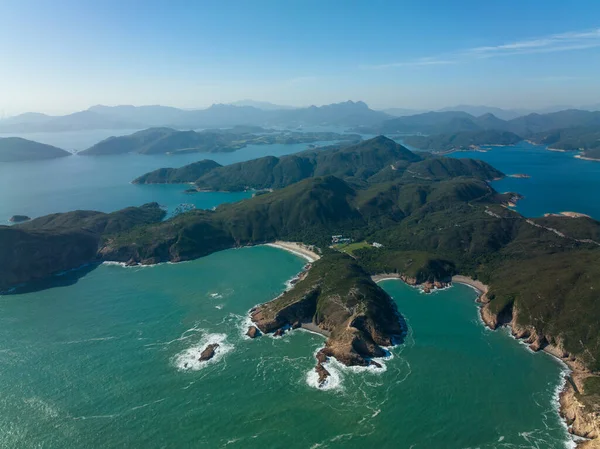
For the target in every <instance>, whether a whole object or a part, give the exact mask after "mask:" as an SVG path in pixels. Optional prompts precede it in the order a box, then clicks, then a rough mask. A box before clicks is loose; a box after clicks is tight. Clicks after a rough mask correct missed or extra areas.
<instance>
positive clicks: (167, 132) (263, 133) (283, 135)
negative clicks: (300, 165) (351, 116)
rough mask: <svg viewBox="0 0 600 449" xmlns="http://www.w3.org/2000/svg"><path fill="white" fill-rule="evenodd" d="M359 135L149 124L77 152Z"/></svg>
mask: <svg viewBox="0 0 600 449" xmlns="http://www.w3.org/2000/svg"><path fill="white" fill-rule="evenodd" d="M360 139H361V137H360V136H359V135H356V134H338V133H332V132H307V133H302V132H289V131H288V132H275V131H273V130H267V129H263V128H260V127H256V126H236V127H233V128H231V129H215V130H205V131H200V132H196V131H179V130H176V129H171V128H148V129H145V130H143V131H138V132H136V133H133V134H129V135H126V136H119V137H114V136H113V137H109V138H108V139H105V140H103V141H101V142H98V143H97V144H95V145H93V146H91V147H90V148H88V149H86V150H83V151H81V152H79V154H80V155H82V156H104V155H114V154H124V153H138V154H181V153H190V152H193V153H219V152H230V151H236V150H239V149H241V148H244V147H245V146H246V145H250V144H253V145H268V144H274V143H283V144H292V143H313V142H319V141H328V140H330V141H331V140H349V141H353V140H360Z"/></svg>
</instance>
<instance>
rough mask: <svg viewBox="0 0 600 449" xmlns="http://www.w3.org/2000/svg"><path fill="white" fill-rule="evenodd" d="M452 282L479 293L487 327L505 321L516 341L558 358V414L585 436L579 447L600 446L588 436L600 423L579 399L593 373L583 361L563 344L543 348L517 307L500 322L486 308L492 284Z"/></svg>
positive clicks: (571, 431)
mask: <svg viewBox="0 0 600 449" xmlns="http://www.w3.org/2000/svg"><path fill="white" fill-rule="evenodd" d="M452 282H453V283H454V282H456V283H458V284H464V285H467V286H469V287H471V288H473V289H475V290H476V291H477V292H478V295H479V296H478V298H477V300H476V302H477V303H479V317H480V318H481V321H482V322H483V325H484V326H485V327H487V328H489V329H490V330H496V329H497V328H498V327H500V326H502V325H503V324H505V325H506V327H508V328H509V330H510V334H511V336H512V337H513V338H514V339H515V340H517V341H522V342H524V344H525V345H526V346H527V347H528V348H529V350H531V351H533V352H536V351H538V350H540V349H541V350H542V351H544V352H545V353H546V354H549V355H551V356H552V357H554V358H555V359H556V360H557V361H558V362H559V363H561V364H562V365H563V366H564V367H565V372H564V375H562V376H561V377H562V380H561V383H562V385H559V386H558V387H557V392H558V394H557V396H556V401H557V402H558V404H557V408H558V413H559V415H560V417H561V419H562V420H563V422H564V424H565V426H566V428H567V432H568V433H569V434H571V435H575V436H577V437H579V438H582V440H581V441H575V444H576V445H575V447H576V448H581V449H584V448H586V449H594V448H600V441H599V440H598V439H587V435H588V434H589V432H590V430H589V429H590V428H592V431H593V430H594V428H595V427H596V426H597V423H596V424H595V423H594V418H593V417H590V416H589V415H588V414H586V413H585V411H583V405H582V404H581V402H580V401H579V399H578V398H577V394H578V391H579V390H580V389H582V386H583V380H584V379H586V378H587V377H589V376H591V375H592V374H591V373H590V372H589V371H588V370H587V369H586V368H585V367H584V366H582V365H581V364H580V363H579V362H577V361H576V360H574V359H571V358H570V357H569V355H568V354H566V353H565V351H563V350H562V349H560V348H559V347H556V346H554V345H552V344H547V345H545V346H544V347H543V348H540V347H539V345H537V335H536V333H535V331H533V332H531V331H530V330H529V329H527V328H522V327H520V326H517V325H516V322H515V320H516V316H517V312H516V311H514V310H513V313H512V318H511V320H510V321H509V322H506V323H498V320H497V317H495V316H492V315H491V312H489V311H488V310H487V308H486V305H487V304H488V303H489V299H488V298H487V296H486V295H487V293H488V291H489V286H488V285H486V284H484V283H482V282H481V281H478V280H475V279H472V278H470V277H468V276H461V275H457V276H453V277H452ZM532 337H534V338H533V341H531V339H532ZM596 432H597V429H596Z"/></svg>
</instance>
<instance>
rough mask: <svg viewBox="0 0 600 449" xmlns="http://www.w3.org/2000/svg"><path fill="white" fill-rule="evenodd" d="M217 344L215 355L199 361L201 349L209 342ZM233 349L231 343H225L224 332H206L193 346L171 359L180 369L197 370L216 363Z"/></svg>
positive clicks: (209, 343) (225, 336)
mask: <svg viewBox="0 0 600 449" xmlns="http://www.w3.org/2000/svg"><path fill="white" fill-rule="evenodd" d="M215 343H216V344H218V345H219V347H218V348H216V349H215V355H214V356H213V358H212V359H210V360H207V361H206V362H200V361H199V360H198V359H199V358H200V354H202V351H204V349H205V348H206V347H207V346H208V345H211V344H215ZM232 350H233V345H231V344H228V343H227V335H226V334H206V335H204V336H203V337H202V339H201V340H200V341H199V342H198V343H197V344H195V345H194V346H192V347H190V348H187V349H185V350H184V351H182V352H180V353H179V354H177V355H176V356H175V358H174V360H173V363H174V365H175V366H176V367H177V369H179V370H181V371H199V370H201V369H202V368H204V367H206V366H208V365H212V364H215V363H218V362H219V361H220V360H221V359H223V357H224V356H225V354H227V353H228V352H231V351H232Z"/></svg>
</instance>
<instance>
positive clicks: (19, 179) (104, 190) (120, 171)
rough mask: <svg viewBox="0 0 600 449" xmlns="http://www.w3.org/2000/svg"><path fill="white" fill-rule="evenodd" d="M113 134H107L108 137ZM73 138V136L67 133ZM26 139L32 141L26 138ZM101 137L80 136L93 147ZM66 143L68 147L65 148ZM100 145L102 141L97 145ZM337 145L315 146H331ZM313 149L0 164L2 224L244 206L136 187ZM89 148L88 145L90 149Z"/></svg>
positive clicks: (219, 196)
mask: <svg viewBox="0 0 600 449" xmlns="http://www.w3.org/2000/svg"><path fill="white" fill-rule="evenodd" d="M107 133H109V132H108V131H105V132H104V134H107ZM60 134H63V133H43V135H40V136H37V137H36V138H38V139H40V140H39V141H41V142H43V143H50V142H51V141H57V140H58V141H60V142H62V143H66V141H68V140H69V136H60ZM68 134H73V133H68ZM23 137H25V138H33V136H30V135H28V134H27V135H23ZM98 137H100V136H99V135H98V132H92V133H88V134H85V135H83V134H81V133H79V134H77V138H78V139H80V140H81V139H84V140H86V142H87V141H92V139H97V138H98ZM63 141H64V142H63ZM93 141H94V142H96V141H97V140H93ZM332 143H333V142H316V143H315V145H318V146H324V145H331V144H332ZM308 146H309V145H308V144H273V145H248V146H247V147H246V148H243V149H241V150H238V151H234V152H231V153H191V154H183V155H138V154H123V155H114V156H77V155H74V156H69V157H65V158H59V159H54V160H47V161H26V162H10V163H0V224H8V219H9V218H10V217H11V216H13V215H27V216H29V217H32V218H35V217H39V216H41V215H46V214H51V213H56V212H68V211H71V210H76V209H87V210H99V211H102V212H112V211H115V210H118V209H122V208H124V207H128V206H140V205H142V204H144V203H149V202H153V201H156V202H158V203H159V204H161V205H163V206H165V207H166V208H167V209H168V210H169V211H170V212H173V211H174V210H175V208H176V207H177V206H178V205H180V204H182V203H186V204H194V205H195V207H196V208H199V209H210V208H212V207H215V206H217V205H219V204H221V203H224V202H234V201H239V200H241V199H244V198H249V197H250V196H252V193H251V192H233V193H227V192H202V193H194V194H186V193H184V190H185V189H187V188H188V186H186V185H134V184H131V181H132V180H134V179H135V178H137V177H138V176H140V175H142V174H144V173H146V172H149V171H152V170H156V169H157V168H161V167H175V168H177V167H181V166H183V165H186V164H190V163H192V162H195V161H199V160H202V159H212V160H214V161H216V162H218V163H220V164H222V165H226V164H232V163H235V162H241V161H246V160H249V159H255V158H258V157H262V156H267V155H272V156H283V155H285V154H291V153H297V152H299V151H303V150H306V149H308ZM86 147H87V144H86Z"/></svg>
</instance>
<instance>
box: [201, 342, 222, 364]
mask: <svg viewBox="0 0 600 449" xmlns="http://www.w3.org/2000/svg"><path fill="white" fill-rule="evenodd" d="M218 347H219V344H218V343H213V344H210V345H208V346H207V347H206V348H204V351H202V353H201V354H200V358H199V359H198V360H199V361H200V362H207V361H209V360H210V359H212V358H213V357H214V356H215V351H216V349H217V348H218Z"/></svg>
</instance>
